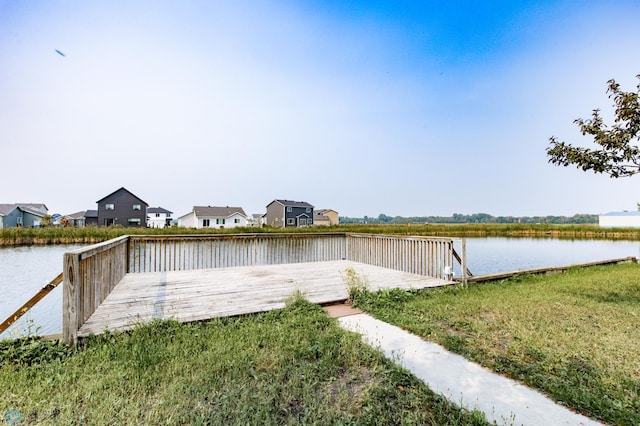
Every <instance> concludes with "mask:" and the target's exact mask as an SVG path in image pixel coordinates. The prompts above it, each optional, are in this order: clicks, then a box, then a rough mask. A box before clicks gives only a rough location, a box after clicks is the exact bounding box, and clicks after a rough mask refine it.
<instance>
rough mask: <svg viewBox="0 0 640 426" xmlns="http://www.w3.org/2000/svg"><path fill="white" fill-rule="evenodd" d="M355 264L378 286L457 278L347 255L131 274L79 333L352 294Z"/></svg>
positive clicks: (437, 282) (427, 283) (411, 285)
mask: <svg viewBox="0 0 640 426" xmlns="http://www.w3.org/2000/svg"><path fill="white" fill-rule="evenodd" d="M347 268H353V269H354V270H355V271H356V273H357V274H359V275H360V276H362V277H363V278H364V279H366V280H367V282H368V287H369V288H370V289H371V290H373V291H375V290H378V289H381V288H391V287H398V288H405V289H410V288H416V289H417V288H425V287H435V286H441V285H450V284H455V283H454V282H453V281H445V280H441V279H435V278H430V277H426V276H422V275H417V274H411V273H407V272H401V271H395V270H391V269H386V268H382V267H378V266H372V265H366V264H362V263H358V262H351V261H346V260H340V261H327V262H314V263H295V264H283V265H282V264H281V265H262V266H245V267H236V268H217V269H199V270H193V271H169V272H155V273H145V274H127V275H126V276H125V277H124V278H123V279H122V281H121V282H120V283H119V284H118V285H117V286H116V287H115V288H114V289H113V291H112V292H111V293H110V294H109V296H107V298H106V299H105V300H104V302H103V303H102V304H101V305H100V306H99V307H98V309H96V311H95V312H94V314H93V315H92V316H91V317H90V318H89V319H88V320H87V321H86V322H85V324H83V325H82V327H81V329H80V331H79V334H80V335H81V336H82V335H88V334H90V333H94V334H99V333H101V332H103V331H104V330H105V328H108V329H110V330H126V329H129V328H132V327H133V326H135V325H136V324H139V323H144V322H147V321H149V320H151V319H153V318H175V319H176V320H178V321H182V322H188V321H200V320H207V319H211V318H215V317H221V316H235V315H243V314H251V313H257V312H264V311H268V310H271V309H278V308H282V307H283V306H284V304H285V301H286V300H287V298H289V297H291V295H293V294H294V293H295V292H297V291H299V292H300V293H302V294H303V295H304V296H305V298H306V299H307V300H309V301H310V302H312V303H318V304H325V303H332V302H338V301H343V300H345V299H347V297H348V291H347V287H346V284H345V283H344V281H343V279H342V274H344V271H345V270H346V269H347Z"/></svg>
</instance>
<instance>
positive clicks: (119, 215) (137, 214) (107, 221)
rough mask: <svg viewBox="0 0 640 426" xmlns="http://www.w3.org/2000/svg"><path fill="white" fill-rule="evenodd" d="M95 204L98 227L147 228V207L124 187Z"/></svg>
mask: <svg viewBox="0 0 640 426" xmlns="http://www.w3.org/2000/svg"><path fill="white" fill-rule="evenodd" d="M97 203H98V226H113V225H120V226H124V227H146V226H147V207H149V205H148V204H147V203H145V202H144V201H143V200H142V199H141V198H138V197H137V196H135V195H134V194H132V193H131V192H129V191H128V190H127V189H125V188H124V187H123V188H120V189H118V190H116V191H114V192H112V193H111V194H109V195H107V196H106V197H104V198H102V199H100V200H98V201H97Z"/></svg>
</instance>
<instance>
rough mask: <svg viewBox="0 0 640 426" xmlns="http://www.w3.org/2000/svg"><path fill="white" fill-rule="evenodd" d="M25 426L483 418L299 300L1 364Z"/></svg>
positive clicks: (3, 381) (7, 407)
mask: <svg viewBox="0 0 640 426" xmlns="http://www.w3.org/2000/svg"><path fill="white" fill-rule="evenodd" d="M0 387H1V388H2V389H3V398H1V399H0V415H2V416H4V415H5V413H8V414H10V415H12V416H20V418H21V419H22V420H23V421H24V423H25V424H32V423H37V424H273V425H275V424H278V425H281V424H372V425H376V424H380V425H382V424H384V425H387V424H433V425H441V424H468V425H471V424H473V425H480V424H486V422H485V421H484V419H483V416H482V415H480V414H479V413H477V412H471V413H469V412H464V411H462V410H460V409H458V408H457V407H456V406H454V405H452V404H450V403H449V402H447V401H445V400H443V399H442V398H441V397H439V396H437V395H435V394H433V393H432V392H431V391H429V389H428V388H427V387H426V386H425V385H424V384H423V383H422V382H420V381H419V380H418V379H416V378H415V377H414V376H412V375H410V374H408V373H407V372H406V371H405V370H403V369H401V368H399V367H397V366H395V365H394V364H392V363H391V362H390V361H388V360H386V359H385V358H384V357H383V356H382V355H381V353H380V352H378V351H376V350H374V349H372V348H370V347H368V346H366V345H364V344H363V343H362V342H361V341H360V338H359V336H357V335H355V334H352V333H349V332H346V331H344V330H342V329H341V328H340V327H339V326H338V324H337V321H336V320H335V319H331V318H329V317H328V316H327V315H326V313H325V312H324V311H323V310H322V309H321V308H319V307H317V306H315V305H312V304H310V303H308V302H306V301H305V300H303V299H302V298H300V297H295V298H292V300H291V301H290V302H289V303H288V306H287V307H286V308H285V309H282V310H276V311H271V312H268V313H265V314H260V315H254V316H247V317H240V318H223V319H216V320H213V321H210V322H207V323H193V324H178V323H177V322H174V321H157V322H153V323H151V324H149V325H147V326H140V327H138V328H136V329H134V330H132V331H131V332H128V333H113V334H109V333H107V334H104V335H100V336H95V337H92V338H89V339H87V340H84V341H82V342H81V344H80V345H79V347H78V348H77V349H75V350H74V351H73V352H69V353H66V354H64V355H63V356H59V357H53V358H49V359H43V360H40V361H39V362H30V363H23V362H21V361H19V360H13V361H9V362H5V363H4V364H3V365H2V367H0Z"/></svg>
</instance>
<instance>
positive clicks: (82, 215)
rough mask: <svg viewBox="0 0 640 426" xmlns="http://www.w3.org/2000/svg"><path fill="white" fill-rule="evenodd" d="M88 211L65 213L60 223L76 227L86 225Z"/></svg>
mask: <svg viewBox="0 0 640 426" xmlns="http://www.w3.org/2000/svg"><path fill="white" fill-rule="evenodd" d="M94 211H96V210H94ZM86 214H87V212H86V211H81V212H76V213H71V214H67V215H64V216H63V217H62V220H61V221H60V223H61V224H62V225H63V226H72V227H74V228H82V227H84V226H86ZM97 217H98V215H97V211H96V220H97Z"/></svg>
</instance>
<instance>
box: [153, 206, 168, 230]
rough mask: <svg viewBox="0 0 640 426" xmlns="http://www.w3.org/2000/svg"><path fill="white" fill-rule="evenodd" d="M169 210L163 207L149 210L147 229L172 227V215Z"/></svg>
mask: <svg viewBox="0 0 640 426" xmlns="http://www.w3.org/2000/svg"><path fill="white" fill-rule="evenodd" d="M172 213H173V212H170V211H169V210H167V209H163V208H162V207H149V208H147V227H149V228H165V227H169V226H171V214H172Z"/></svg>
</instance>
